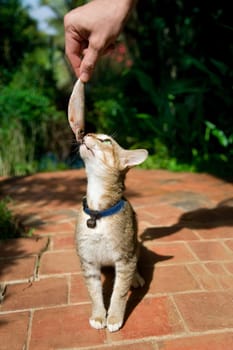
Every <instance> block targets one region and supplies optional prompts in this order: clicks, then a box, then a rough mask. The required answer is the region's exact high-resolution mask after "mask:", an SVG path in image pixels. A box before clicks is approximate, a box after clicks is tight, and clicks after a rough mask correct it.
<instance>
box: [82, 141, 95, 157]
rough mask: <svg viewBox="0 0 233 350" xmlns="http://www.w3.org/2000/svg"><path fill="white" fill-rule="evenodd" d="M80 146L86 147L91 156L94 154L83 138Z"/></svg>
mask: <svg viewBox="0 0 233 350" xmlns="http://www.w3.org/2000/svg"><path fill="white" fill-rule="evenodd" d="M82 146H85V147H86V149H87V150H88V151H90V152H91V154H92V155H93V156H94V155H95V153H94V152H93V149H91V148H90V147H88V146H87V144H86V143H85V141H84V139H82V142H81V145H80V147H82Z"/></svg>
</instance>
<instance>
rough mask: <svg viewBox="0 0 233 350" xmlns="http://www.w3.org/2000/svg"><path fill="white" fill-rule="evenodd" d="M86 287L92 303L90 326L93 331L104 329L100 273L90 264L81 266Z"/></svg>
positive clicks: (104, 317) (104, 313)
mask: <svg viewBox="0 0 233 350" xmlns="http://www.w3.org/2000/svg"><path fill="white" fill-rule="evenodd" d="M83 271H84V277H85V280H86V285H87V288H88V291H89V294H90V297H91V301H92V315H91V317H90V319H89V322H90V325H91V326H92V327H93V328H95V329H101V328H104V327H106V310H105V307H104V302H103V293H102V283H101V272H100V269H99V268H97V267H95V268H94V267H93V265H92V264H89V266H87V264H85V266H83Z"/></svg>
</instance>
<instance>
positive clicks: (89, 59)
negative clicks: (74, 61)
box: [80, 45, 100, 83]
mask: <svg viewBox="0 0 233 350" xmlns="http://www.w3.org/2000/svg"><path fill="white" fill-rule="evenodd" d="M99 56H100V51H99V50H98V49H96V48H94V47H92V46H90V45H89V47H88V48H87V49H86V50H85V53H84V58H83V59H82V63H81V66H80V79H81V81H82V82H83V83H86V82H88V81H89V80H90V78H91V76H92V74H93V71H94V68H95V65H96V62H97V61H98V58H99Z"/></svg>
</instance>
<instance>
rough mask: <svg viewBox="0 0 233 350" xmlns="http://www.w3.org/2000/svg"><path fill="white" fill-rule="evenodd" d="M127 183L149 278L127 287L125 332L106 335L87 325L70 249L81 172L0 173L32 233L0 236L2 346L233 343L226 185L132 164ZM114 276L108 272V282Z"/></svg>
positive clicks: (197, 348) (118, 349)
mask: <svg viewBox="0 0 233 350" xmlns="http://www.w3.org/2000/svg"><path fill="white" fill-rule="evenodd" d="M126 185H127V191H126V196H127V197H128V199H129V200H130V201H131V203H132V204H133V206H134V208H135V210H136V212H137V214H138V219H139V239H140V240H141V241H142V249H141V258H140V270H141V273H142V275H143V276H144V278H145V280H146V284H145V286H144V287H143V288H142V289H140V290H134V291H131V292H130V293H129V300H128V306H127V310H126V317H125V323H124V326H123V328H122V329H121V330H120V331H119V332H116V333H109V332H108V331H107V330H100V331H97V330H95V329H92V328H91V327H90V326H89V322H88V318H89V314H90V300H89V296H88V294H87V289H86V286H85V284H84V280H83V276H82V272H81V269H80V265H79V259H78V257H77V255H76V252H75V248H74V229H75V220H76V213H77V211H78V209H79V207H80V203H81V199H82V197H83V195H84V194H85V188H86V177H85V172H84V170H72V171H64V172H56V173H43V174H36V175H33V176H28V177H22V178H1V179H0V189H1V191H0V193H1V197H4V196H6V195H7V196H10V197H11V198H12V199H13V202H12V204H11V206H12V210H13V211H14V212H15V214H17V215H18V217H19V218H20V219H21V220H23V221H24V223H25V224H26V225H28V226H29V227H33V228H34V237H32V238H20V239H16V240H9V241H4V242H3V241H0V286H1V289H0V299H1V301H2V302H1V305H0V349H1V350H23V349H24V350H34V349H38V350H51V349H63V350H64V349H69V350H71V349H73V350H74V349H86V350H87V349H96V350H97V349H103V350H104V349H105V350H110V349H113V350H114V349H115V350H232V349H233V186H232V184H230V183H227V182H224V181H223V180H220V179H217V178H214V177H212V176H210V175H206V174H190V173H171V172H168V171H161V170H157V171H154V170H140V169H134V170H131V172H129V174H128V178H127V181H126ZM0 234H1V232H0ZM113 277H114V276H113V274H112V272H111V271H106V272H104V275H103V281H104V285H105V288H110V287H109V286H111V285H112V280H113ZM106 286H108V287H106ZM105 292H106V291H105Z"/></svg>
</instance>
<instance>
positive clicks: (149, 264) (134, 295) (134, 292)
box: [124, 243, 173, 323]
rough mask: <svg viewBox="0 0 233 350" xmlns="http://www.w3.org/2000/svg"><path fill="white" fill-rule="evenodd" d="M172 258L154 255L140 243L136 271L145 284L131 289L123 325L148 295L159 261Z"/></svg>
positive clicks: (170, 256)
mask: <svg viewBox="0 0 233 350" xmlns="http://www.w3.org/2000/svg"><path fill="white" fill-rule="evenodd" d="M172 258H173V256H172V255H159V254H156V253H155V252H153V251H151V250H149V249H148V248H147V247H145V246H144V245H143V244H142V243H141V247H140V258H139V261H138V270H139V272H140V274H141V276H142V277H143V278H144V280H145V284H144V286H143V287H142V288H141V287H140V288H133V287H132V288H131V290H130V295H129V298H128V301H127V306H126V312H125V320H124V323H125V322H126V321H127V319H128V318H129V316H130V314H131V313H132V312H133V310H134V309H135V308H136V306H137V305H138V304H139V303H140V302H141V300H142V299H143V298H144V296H145V295H146V294H147V293H148V291H149V289H150V284H151V282H152V280H153V274H154V269H155V266H156V264H157V263H158V262H160V261H165V260H169V259H172Z"/></svg>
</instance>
